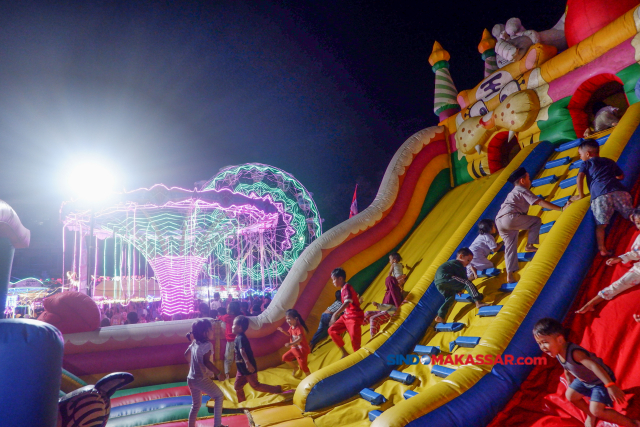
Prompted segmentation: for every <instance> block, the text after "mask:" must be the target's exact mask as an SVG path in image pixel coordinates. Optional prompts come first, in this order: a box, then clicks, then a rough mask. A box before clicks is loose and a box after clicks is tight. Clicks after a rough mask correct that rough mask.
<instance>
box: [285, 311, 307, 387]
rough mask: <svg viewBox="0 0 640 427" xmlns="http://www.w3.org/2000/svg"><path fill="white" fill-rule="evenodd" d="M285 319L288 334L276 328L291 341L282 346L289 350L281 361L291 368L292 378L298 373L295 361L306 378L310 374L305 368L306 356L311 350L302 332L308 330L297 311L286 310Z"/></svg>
mask: <svg viewBox="0 0 640 427" xmlns="http://www.w3.org/2000/svg"><path fill="white" fill-rule="evenodd" d="M285 319H286V321H287V323H288V324H289V332H286V331H285V330H284V329H282V328H280V327H278V330H279V331H280V332H282V333H283V334H285V335H287V336H290V337H291V341H290V342H288V343H286V344H285V345H284V346H285V347H288V348H289V351H287V352H286V353H285V354H283V355H282V361H283V362H285V363H286V364H287V365H289V366H291V368H292V369H293V376H295V375H296V374H297V373H298V366H296V362H294V361H295V360H297V361H298V365H299V366H300V369H301V370H302V372H303V373H304V376H305V377H306V376H307V375H309V374H310V373H311V372H310V371H309V368H308V367H307V356H308V355H309V353H311V350H310V349H309V344H308V343H307V336H306V335H305V333H304V331H307V332H308V331H309V329H307V325H305V323H304V320H303V319H302V316H300V313H298V311H297V310H293V309H291V310H287V313H286V317H285ZM303 328H304V330H303Z"/></svg>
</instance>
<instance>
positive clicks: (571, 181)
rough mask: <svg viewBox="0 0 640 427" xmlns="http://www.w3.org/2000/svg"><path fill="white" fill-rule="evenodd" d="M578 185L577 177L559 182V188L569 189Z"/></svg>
mask: <svg viewBox="0 0 640 427" xmlns="http://www.w3.org/2000/svg"><path fill="white" fill-rule="evenodd" d="M577 183H578V177H577V176H574V177H571V178H567V179H565V180H563V181H560V188H569V187H573V186H574V185H576V184H577Z"/></svg>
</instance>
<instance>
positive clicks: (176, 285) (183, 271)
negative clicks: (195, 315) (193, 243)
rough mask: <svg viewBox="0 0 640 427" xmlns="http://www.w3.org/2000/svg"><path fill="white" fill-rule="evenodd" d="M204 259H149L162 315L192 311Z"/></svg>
mask: <svg viewBox="0 0 640 427" xmlns="http://www.w3.org/2000/svg"><path fill="white" fill-rule="evenodd" d="M205 260H206V258H204V257H198V256H163V257H157V258H150V259H149V264H151V267H152V268H153V271H154V272H155V275H156V279H157V280H158V282H159V284H160V295H162V313H163V314H166V315H168V316H173V315H174V314H178V313H183V314H188V313H190V312H192V311H193V298H194V295H195V286H196V281H197V279H198V274H199V273H200V271H201V269H202V265H203V264H204V262H205Z"/></svg>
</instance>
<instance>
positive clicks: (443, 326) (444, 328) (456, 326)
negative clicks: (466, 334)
mask: <svg viewBox="0 0 640 427" xmlns="http://www.w3.org/2000/svg"><path fill="white" fill-rule="evenodd" d="M464 326H465V325H464V323H460V322H453V323H438V324H437V325H436V332H458V331H459V330H460V329H462V328H464Z"/></svg>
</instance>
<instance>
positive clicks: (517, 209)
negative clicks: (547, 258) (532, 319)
mask: <svg viewBox="0 0 640 427" xmlns="http://www.w3.org/2000/svg"><path fill="white" fill-rule="evenodd" d="M508 181H509V182H510V183H512V184H513V185H515V187H514V189H513V190H511V192H510V193H509V194H508V195H507V198H506V199H505V201H504V203H502V206H501V207H500V211H498V215H496V227H497V228H498V232H499V233H500V237H502V240H503V241H504V261H505V264H506V265H507V282H509V283H513V282H515V281H516V278H515V276H514V275H513V273H514V272H516V271H518V268H519V267H518V233H519V232H520V230H528V233H527V247H526V248H525V250H526V251H527V252H535V251H536V250H538V249H537V248H536V247H535V246H533V245H537V244H538V243H539V242H540V239H539V236H540V226H541V225H542V220H540V218H539V217H537V216H532V215H527V211H528V210H529V206H531V205H539V206H542V207H543V208H546V209H552V210H554V211H561V210H563V209H564V208H561V207H560V206H556V205H554V204H553V203H550V202H547V201H546V200H543V199H541V198H539V197H538V196H536V195H535V194H533V193H532V192H531V190H529V189H530V188H531V177H529V173H528V172H527V170H526V169H525V168H519V169H518V170H516V171H515V172H513V173H512V174H511V175H510V176H509V179H508Z"/></svg>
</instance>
